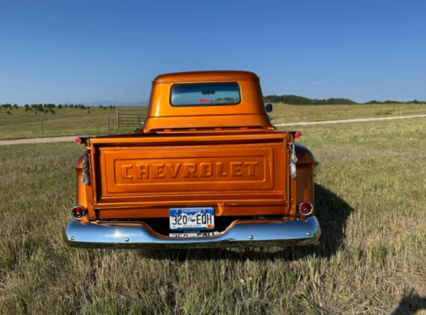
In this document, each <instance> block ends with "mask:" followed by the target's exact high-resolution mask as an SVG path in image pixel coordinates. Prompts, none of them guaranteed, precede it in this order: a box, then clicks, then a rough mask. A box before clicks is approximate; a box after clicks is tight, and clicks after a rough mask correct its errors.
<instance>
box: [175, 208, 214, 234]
mask: <svg viewBox="0 0 426 315" xmlns="http://www.w3.org/2000/svg"><path fill="white" fill-rule="evenodd" d="M169 215H170V216H169V217H170V230H172V231H173V230H175V231H176V230H181V231H182V230H183V231H191V230H192V231H194V230H212V229H214V209H213V208H171V209H170V211H169Z"/></svg>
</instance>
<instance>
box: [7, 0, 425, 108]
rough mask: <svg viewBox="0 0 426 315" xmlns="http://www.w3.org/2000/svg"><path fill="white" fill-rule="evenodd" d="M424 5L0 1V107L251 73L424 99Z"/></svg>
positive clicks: (277, 89)
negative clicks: (198, 74) (177, 79)
mask: <svg viewBox="0 0 426 315" xmlns="http://www.w3.org/2000/svg"><path fill="white" fill-rule="evenodd" d="M425 13H426V1H410V0H406V1H402V0H401V1H392V0H387V1H374V0H369V1H364V0H358V1H344V0H339V1H320V0H316V1H307V0H298V1H295V0H293V1H284V0H282V1H269V0H263V1H250V0H246V1H231V0H228V1H221V0H218V1H202V0H199V1H185V0H183V1H142V0H141V1H131V0H126V1H108V0H102V1H94V0H84V1H83V0H74V1H43V0H38V1H5V0H0V103H5V102H10V103H18V104H25V103H39V102H41V103H47V102H53V103H61V102H92V101H98V100H120V101H123V102H131V101H146V100H148V99H149V92H150V88H151V81H152V79H153V78H154V77H155V76H157V75H158V74H162V73H167V72H177V71H192V70H222V69H224V70H249V71H254V72H255V73H257V74H258V75H259V76H260V78H261V84H262V89H263V93H264V95H268V94H278V95H281V94H296V95H302V96H306V97H311V98H329V97H347V98H351V99H353V100H355V101H358V102H364V101H369V100H371V99H379V100H386V99H393V100H401V101H404V100H412V99H419V100H426V18H425Z"/></svg>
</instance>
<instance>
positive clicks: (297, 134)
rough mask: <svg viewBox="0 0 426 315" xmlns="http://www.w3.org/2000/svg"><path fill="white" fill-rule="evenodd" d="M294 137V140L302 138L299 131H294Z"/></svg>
mask: <svg viewBox="0 0 426 315" xmlns="http://www.w3.org/2000/svg"><path fill="white" fill-rule="evenodd" d="M294 136H295V137H296V138H300V137H301V136H302V133H301V132H300V131H296V132H295V133H294Z"/></svg>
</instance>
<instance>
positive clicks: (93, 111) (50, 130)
mask: <svg viewBox="0 0 426 315" xmlns="http://www.w3.org/2000/svg"><path fill="white" fill-rule="evenodd" d="M146 111H147V107H144V106H138V107H136V106H122V107H120V112H121V113H132V114H140V115H141V118H144V117H145V116H146ZM88 112H90V113H88ZM10 113H11V114H7V110H6V109H4V108H2V109H1V110H0V139H20V138H37V137H54V136H66V135H89V134H108V133H117V132H121V133H125V132H131V131H133V129H134V128H135V127H137V123H135V125H134V126H129V127H128V128H120V130H117V129H116V128H117V120H116V116H117V115H116V110H115V109H109V108H108V109H103V108H99V107H96V106H94V107H90V108H89V109H80V108H62V109H57V108H56V109H55V114H51V113H46V114H45V113H43V112H37V114H35V113H36V111H35V110H32V111H27V112H26V111H25V110H24V108H22V107H20V108H18V109H16V108H14V109H12V110H10ZM108 117H109V119H110V130H109V131H108ZM41 119H43V122H41ZM42 123H43V132H42ZM139 127H140V126H139Z"/></svg>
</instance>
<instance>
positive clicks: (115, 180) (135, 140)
mask: <svg viewBox="0 0 426 315" xmlns="http://www.w3.org/2000/svg"><path fill="white" fill-rule="evenodd" d="M270 111H272V105H270V104H268V105H266V106H264V104H263V97H262V93H261V89H260V84H259V78H258V77H257V76H256V75H255V74H254V73H251V72H246V71H204V72H182V73H171V74H164V75H160V76H158V77H157V78H155V80H154V81H153V86H152V93H151V99H150V104H149V109H148V115H147V117H146V119H145V122H144V124H143V126H144V127H143V129H141V130H137V131H136V133H134V134H129V135H117V136H94V137H79V138H78V141H77V142H78V143H81V144H84V154H83V155H82V156H81V157H80V159H79V160H78V161H77V165H76V171H77V199H76V205H75V207H74V208H73V209H72V215H73V217H74V220H73V221H71V222H70V223H69V224H68V226H67V227H66V229H65V233H64V236H65V241H66V243H67V244H68V245H70V246H74V247H93V248H100V247H113V248H135V247H138V248H153V247H154V248H170V247H173V248H187V247H191V248H193V247H200V248H201V247H218V246H220V247H231V246H249V247H251V246H288V245H306V244H312V243H315V242H317V240H318V239H319V236H320V234H321V231H320V227H319V223H318V220H317V219H316V216H315V215H314V213H315V212H314V200H313V187H314V184H313V163H314V158H313V155H312V153H311V152H310V151H309V150H308V149H307V148H306V147H304V146H302V145H300V144H298V143H295V139H296V138H297V137H299V136H300V135H301V134H300V132H296V131H278V130H276V129H275V127H274V126H273V125H272V124H271V122H270V119H269V117H268V115H267V112H270Z"/></svg>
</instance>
